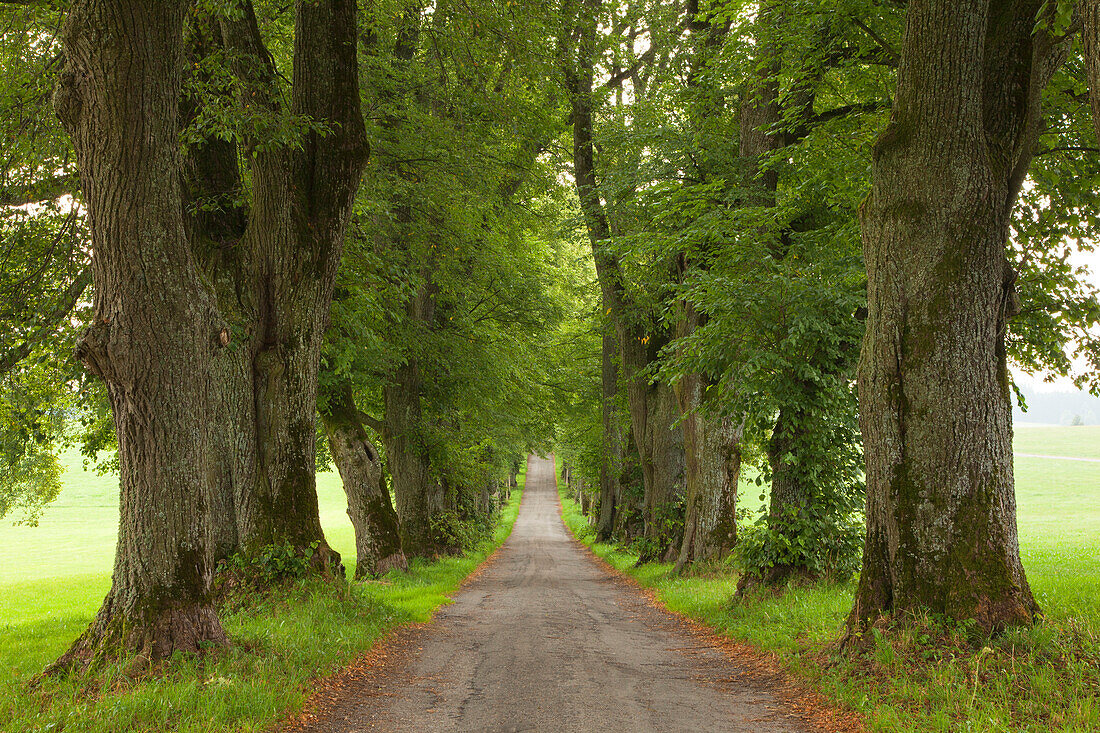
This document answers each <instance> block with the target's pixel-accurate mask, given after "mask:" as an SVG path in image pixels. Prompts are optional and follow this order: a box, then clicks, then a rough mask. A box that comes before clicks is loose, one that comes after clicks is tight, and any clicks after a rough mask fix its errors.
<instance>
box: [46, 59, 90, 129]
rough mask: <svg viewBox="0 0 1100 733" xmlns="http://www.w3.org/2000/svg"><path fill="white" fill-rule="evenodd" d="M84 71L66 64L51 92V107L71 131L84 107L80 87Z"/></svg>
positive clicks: (84, 77)
mask: <svg viewBox="0 0 1100 733" xmlns="http://www.w3.org/2000/svg"><path fill="white" fill-rule="evenodd" d="M86 78H87V74H86V73H82V72H80V71H78V70H77V69H75V68H73V67H72V66H66V67H65V69H64V70H63V71H62V72H61V77H60V79H59V80H58V83H57V86H56V88H55V89H54V93H53V108H54V111H56V112H57V116H58V118H59V119H60V120H61V121H62V122H63V123H64V124H65V126H66V127H67V128H68V129H69V130H70V131H72V130H73V129H75V127H76V125H77V122H78V121H79V120H80V113H81V111H82V110H83V109H84V99H83V96H82V95H81V87H82V86H83V81H84V79H86Z"/></svg>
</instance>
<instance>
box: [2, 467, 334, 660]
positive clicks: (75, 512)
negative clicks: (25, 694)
mask: <svg viewBox="0 0 1100 733" xmlns="http://www.w3.org/2000/svg"><path fill="white" fill-rule="evenodd" d="M65 462H66V465H67V466H68V469H67V471H66V474H65V486H64V489H63V491H62V492H61V496H59V497H58V499H57V501H56V502H54V503H53V504H51V505H50V506H49V507H48V508H47V509H46V511H45V512H44V513H43V515H42V519H41V521H40V522H39V526H37V527H23V526H12V518H10V517H9V518H5V519H3V520H0V676H4V675H6V674H8V672H9V671H10V672H12V673H14V674H15V675H17V676H23V675H28V674H34V673H36V672H39V671H41V669H42V667H43V666H44V665H45V664H46V663H47V662H48V661H50V660H51V659H53V658H54V657H56V656H58V655H60V654H61V653H62V652H63V651H65V648H66V644H68V643H70V642H71V641H72V640H73V639H75V638H76V637H77V636H78V635H79V634H80V632H81V631H83V630H84V627H86V626H87V625H88V622H89V621H90V620H91V618H92V616H93V615H94V614H95V612H96V610H97V609H98V608H99V605H100V603H101V602H102V601H103V597H104V596H105V595H106V594H107V590H108V589H109V588H110V585H111V567H112V565H113V562H114V552H115V538H116V536H117V534H118V477H117V476H115V475H106V476H99V475H96V474H95V473H94V472H91V471H85V470H84V468H83V465H82V461H81V457H80V456H79V454H77V453H76V452H75V451H74V452H72V453H70V454H67V455H66V456H65ZM317 494H318V499H319V501H320V508H321V523H322V525H323V526H324V529H325V536H326V537H327V539H328V541H329V544H330V545H332V546H333V547H334V548H335V549H336V550H337V551H338V552H339V553H340V554H341V555H342V556H343V558H344V564H345V566H346V567H348V568H354V567H355V535H354V534H353V532H352V528H351V522H350V521H349V520H348V516H347V513H346V511H347V500H346V498H345V497H344V493H343V488H342V487H341V484H340V477H339V475H338V474H336V473H335V472H329V473H323V474H320V475H319V476H318V477H317Z"/></svg>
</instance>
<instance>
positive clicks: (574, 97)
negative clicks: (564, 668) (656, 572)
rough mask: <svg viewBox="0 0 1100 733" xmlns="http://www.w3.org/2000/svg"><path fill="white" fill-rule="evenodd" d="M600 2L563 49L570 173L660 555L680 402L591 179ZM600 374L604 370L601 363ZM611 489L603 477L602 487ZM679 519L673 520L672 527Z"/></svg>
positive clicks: (580, 16) (676, 464) (677, 489)
mask: <svg viewBox="0 0 1100 733" xmlns="http://www.w3.org/2000/svg"><path fill="white" fill-rule="evenodd" d="M597 10H598V3H593V2H588V3H586V4H584V5H583V6H582V7H581V8H573V9H572V12H574V13H577V16H576V18H574V19H573V20H574V21H575V22H576V26H575V28H574V30H575V31H576V33H575V35H576V36H577V37H578V39H579V49H578V58H576V59H569V58H566V55H565V52H564V51H563V53H562V59H561V60H562V64H563V67H564V68H563V71H564V72H565V77H566V86H567V91H568V93H569V101H570V110H571V122H572V126H573V177H574V181H575V186H576V191H577V197H578V198H579V200H580V204H581V210H582V212H583V214H584V220H585V224H586V225H587V228H588V236H589V239H590V241H591V245H592V256H593V260H594V261H595V265H596V274H597V277H598V279H599V283H600V293H601V303H602V308H603V310H604V312H605V313H609V314H610V316H611V321H612V323H613V324H614V327H615V338H616V340H617V342H618V347H619V348H618V351H619V357H620V365H621V368H622V374H621V379H622V381H623V382H625V384H626V390H627V396H628V403H629V409H630V417H631V426H632V429H633V433H634V439H635V441H636V445H637V448H638V454H639V458H640V462H641V465H642V472H643V477H644V485H645V502H644V507H643V516H644V520H645V536H646V537H647V538H648V539H650V540H651V543H650V548H651V549H650V551H649V552H648V553H647V555H652V557H647V558H646V559H655V558H656V557H661V556H663V555H665V554H667V552H668V551H669V549H671V548H673V547H679V540H680V534H679V532H681V531H682V522H673V523H672V524H673V527H672V529H671V531H670V528H669V527H668V526H666V522H665V521H664V517H663V516H662V514H663V513H668V514H675V511H673V510H670V506H671V505H673V504H677V503H678V502H679V501H680V500H681V498H682V495H683V491H684V451H683V432H682V431H681V430H680V429H679V428H678V427H676V421H677V419H678V418H679V407H678V405H677V401H676V396H675V394H674V393H673V390H672V388H671V387H669V386H667V385H665V384H663V383H652V382H651V381H650V377H649V375H648V371H647V367H648V366H649V365H650V363H651V362H652V361H653V359H654V358H656V354H657V352H658V351H659V348H660V346H661V345H663V343H662V341H661V339H660V338H654V336H658V337H659V334H656V335H655V334H649V333H647V332H645V330H644V329H642V328H640V327H639V326H637V325H636V324H635V323H633V322H632V319H631V316H630V314H629V313H628V312H627V311H628V308H629V305H630V304H629V303H628V302H627V297H628V296H627V293H626V289H625V287H624V283H623V272H622V267H621V265H620V263H619V261H618V258H617V256H616V255H615V254H614V252H612V251H611V250H610V239H611V226H610V223H609V221H608V217H607V212H606V211H605V209H604V205H603V202H602V201H601V199H600V191H599V187H598V184H597V181H596V164H595V155H596V151H595V145H594V141H593V125H594V120H593V110H592V96H593V95H592V92H593V78H594V66H593V64H594V60H595V50H594V49H595V45H596V24H595V18H596V17H598V13H597V12H595V11H597ZM604 371H605V373H606V372H607V371H608V370H607V369H605V370H604ZM603 384H604V388H603V389H604V393H603V399H604V400H605V403H606V401H607V399H608V397H609V392H610V377H609V376H604V378H603ZM610 422H611V421H610V420H606V421H605V426H606V428H607V431H608V432H605V436H604V440H605V446H610V445H612V444H613V441H614V439H615V435H614V433H613V432H611V426H610ZM604 490H606V491H609V492H610V483H608V484H607V486H606V489H605V485H604V483H603V481H602V480H601V492H603V491H604ZM677 525H678V526H677Z"/></svg>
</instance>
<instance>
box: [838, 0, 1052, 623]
mask: <svg viewBox="0 0 1100 733" xmlns="http://www.w3.org/2000/svg"><path fill="white" fill-rule="evenodd" d="M1041 5H1042V2H1041V0H1027V1H1014V2H1007V3H1004V2H992V1H991V0H965V1H963V2H959V1H957V0H950V1H949V0H935V1H927V2H920V3H911V4H910V7H909V11H908V16H907V19H906V29H905V39H904V44H903V51H902V63H901V68H900V71H899V76H898V88H897V95H896V98H895V102H894V108H893V113H892V115H891V118H890V123H889V125H888V127H887V129H886V131H885V133H884V134H883V135H882V136H881V137H880V138H879V140H878V142H877V143H876V145H875V148H874V163H873V186H872V190H871V193H870V195H869V196H868V198H867V200H866V201H865V203H864V204H863V207H862V210H861V226H862V229H863V241H864V255H865V259H866V265H867V276H868V285H867V287H868V310H869V315H868V320H867V330H866V335H865V339H864V343H863V353H862V357H861V362H860V370H859V399H860V424H861V428H862V432H863V440H864V447H865V455H866V459H865V460H866V474H867V536H866V542H865V547H864V556H863V557H864V559H863V572H862V575H861V577H860V582H859V587H858V590H857V592H856V599H855V606H854V608H853V609H852V612H851V615H850V617H849V628H850V629H851V630H852V631H853V632H859V631H861V630H862V629H863V628H865V626H866V625H867V624H869V623H873V622H874V621H875V620H876V619H877V618H878V617H879V616H880V615H882V614H886V613H893V614H901V613H904V612H908V611H916V610H918V609H929V610H931V611H933V612H935V613H941V614H944V615H946V616H949V617H952V618H956V619H966V620H969V619H973V620H974V621H975V622H977V624H978V626H979V627H980V628H982V629H986V630H994V631H995V630H998V629H1003V628H1005V627H1008V626H1012V625H1017V624H1028V623H1031V621H1032V619H1033V618H1034V617H1035V614H1036V613H1037V612H1038V610H1039V609H1038V606H1037V604H1036V602H1035V600H1034V598H1033V597H1032V594H1031V589H1030V588H1029V587H1028V583H1027V579H1026V578H1025V576H1024V569H1023V567H1022V565H1021V564H1020V555H1019V546H1018V542H1017V534H1016V502H1015V492H1014V485H1013V470H1012V469H1013V466H1012V412H1011V404H1010V392H1011V390H1010V387H1009V375H1008V370H1007V364H1006V356H1005V332H1006V330H1007V328H1008V319H1009V318H1010V317H1011V316H1012V315H1014V314H1015V312H1016V311H1017V309H1018V306H1017V298H1016V295H1015V289H1014V281H1015V273H1014V272H1013V270H1012V268H1011V267H1010V266H1009V263H1008V262H1007V260H1006V257H1005V245H1006V242H1007V239H1008V227H1009V220H1010V215H1011V211H1012V208H1013V205H1014V203H1015V201H1016V198H1017V195H1018V192H1019V189H1020V186H1021V185H1022V183H1023V180H1024V177H1025V175H1026V172H1027V168H1028V164H1029V162H1030V156H1031V152H1032V150H1033V148H1034V137H1035V134H1036V132H1037V130H1038V122H1039V111H1040V100H1041V94H1042V90H1043V88H1044V87H1045V86H1046V84H1047V82H1048V81H1049V79H1050V76H1051V75H1052V74H1053V72H1054V70H1055V69H1056V68H1057V66H1058V65H1059V64H1060V63H1061V61H1062V59H1063V58H1064V54H1065V49H1064V44H1063V46H1061V47H1060V46H1055V45H1053V44H1052V41H1051V38H1050V36H1049V35H1048V34H1047V32H1046V31H1045V30H1043V29H1039V30H1036V21H1037V12H1038V11H1039V8H1040V6H1041Z"/></svg>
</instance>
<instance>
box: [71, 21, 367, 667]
mask: <svg viewBox="0 0 1100 733" xmlns="http://www.w3.org/2000/svg"><path fill="white" fill-rule="evenodd" d="M188 7H189V5H188V3H181V2H164V3H153V4H149V3H145V2H135V1H134V0H82V1H80V2H76V3H74V4H73V6H72V10H71V12H70V14H69V17H68V18H67V20H66V24H65V31H64V34H63V35H64V40H63V47H64V55H65V64H66V65H65V71H64V73H63V75H62V82H61V85H60V88H59V91H58V94H57V98H56V103H57V107H58V112H59V115H60V116H61V118H62V120H63V122H64V124H65V126H66V128H67V130H68V131H69V133H70V135H71V136H72V139H73V144H74V149H75V150H76V154H77V158H78V161H79V164H80V168H81V176H82V184H83V190H84V192H85V196H86V197H87V201H88V212H89V219H90V222H91V225H92V236H93V252H94V256H93V264H92V267H93V273H94V276H95V283H96V289H95V290H96V303H95V307H96V318H95V323H94V325H93V327H92V328H91V329H90V330H89V332H88V333H87V334H86V336H85V338H84V341H83V343H82V345H81V347H80V353H81V356H82V358H83V359H84V360H85V362H86V364H87V365H88V367H89V369H90V370H91V371H92V372H93V373H95V374H97V375H99V376H101V377H102V378H103V379H104V381H105V382H106V384H107V387H108V392H109V394H110V397H111V403H112V411H113V413H114V419H115V427H116V432H117V434H118V438H119V446H120V450H119V461H120V473H121V497H120V501H121V523H120V531H119V542H118V549H117V556H116V567H115V574H114V582H113V585H112V590H111V592H110V594H109V595H108V597H107V599H106V601H105V603H104V606H103V608H102V610H101V612H100V614H99V616H98V617H97V620H96V621H95V622H94V623H93V625H92V627H91V628H90V629H89V630H88V632H87V633H86V634H85V635H84V636H83V637H82V639H81V640H80V641H79V642H78V643H77V644H76V645H75V646H74V647H73V649H72V650H71V651H70V652H69V653H68V654H67V655H66V656H65V657H64V658H63V659H62V660H61V665H62V666H64V665H65V664H68V663H69V662H70V661H77V660H78V659H80V658H85V657H87V656H88V655H89V654H90V653H92V652H93V651H94V650H95V649H96V648H97V647H99V645H100V644H108V645H111V646H112V647H116V648H117V647H121V648H127V649H131V650H140V651H141V652H142V653H143V654H145V655H146V656H147V657H149V658H152V659H156V658H161V657H164V656H167V655H170V654H171V653H172V652H174V651H176V650H184V651H199V650H200V649H201V648H203V647H204V646H206V645H208V644H221V643H225V635H224V633H223V631H222V630H221V627H220V625H219V624H218V622H217V618H216V616H215V615H214V612H213V609H212V607H211V605H210V598H209V592H210V581H211V570H212V567H213V564H214V562H215V560H216V559H218V558H220V557H223V556H225V555H227V554H229V553H230V552H231V551H233V550H234V549H236V548H241V549H244V550H246V551H255V550H257V549H259V548H260V547H262V546H263V545H266V544H273V543H283V542H289V543H291V544H292V545H293V546H295V547H298V548H301V549H303V550H304V549H305V548H306V547H308V546H310V545H314V546H316V547H319V549H320V552H317V553H315V554H314V557H316V558H318V565H323V566H326V567H327V565H328V564H329V563H331V562H335V561H338V556H336V555H335V554H334V553H331V552H330V551H328V549H327V546H326V545H325V543H324V536H323V534H322V532H321V527H320V521H319V517H318V510H317V497H316V491H315V484H314V464H315V435H316V424H315V420H316V417H315V415H316V406H317V371H318V362H319V355H320V345H321V339H322V336H323V333H324V330H325V327H326V325H327V319H328V307H329V302H330V300H331V294H332V287H333V282H334V278H335V272H336V267H337V265H338V263H339V259H340V252H341V247H342V243H343V234H344V227H345V225H346V222H347V218H348V214H349V212H350V205H351V201H352V199H353V197H354V195H355V192H356V190H357V188H358V182H359V176H360V173H361V171H362V167H363V164H364V161H365V152H366V142H365V128H364V125H363V120H362V116H361V113H360V110H359V94H358V64H357V59H356V30H355V27H356V22H355V21H356V18H355V15H356V9H355V4H354V2H352V0H327V1H326V2H318V3H310V4H303V5H300V6H299V7H298V8H297V9H296V19H295V49H294V59H295V60H294V73H293V79H292V93H291V109H290V111H291V112H292V113H293V114H295V115H301V116H308V117H309V118H311V119H313V120H315V121H317V122H322V123H328V124H329V125H330V126H331V127H332V128H333V129H334V130H335V132H334V133H332V134H331V135H330V136H328V137H326V138H322V137H321V136H320V135H318V134H316V133H304V139H303V140H301V144H300V145H299V146H295V147H293V148H282V149H271V148H270V147H268V148H264V149H263V150H262V151H251V152H253V155H252V156H251V157H250V162H251V165H252V174H253V176H252V190H253V200H252V206H251V209H250V210H249V212H248V218H247V224H245V225H244V227H243V232H241V231H240V230H239V228H237V227H236V225H235V224H234V223H233V222H230V221H227V220H226V219H225V218H219V217H203V216H199V217H192V216H191V215H190V214H189V213H188V212H187V211H186V206H185V203H186V202H189V201H191V200H192V197H193V195H194V194H195V191H193V190H184V187H183V186H181V182H182V181H191V182H197V184H198V185H199V186H200V187H207V188H214V189H224V188H225V187H226V186H229V187H233V186H234V185H235V184H234V183H233V181H234V180H236V181H238V182H239V172H236V171H235V161H234V164H233V166H232V169H231V167H230V166H222V167H221V168H220V169H219V168H217V166H215V167H213V168H207V167H204V166H203V165H202V160H203V158H204V156H202V155H199V156H196V155H192V156H191V157H190V158H189V160H188V162H187V163H185V161H184V160H183V156H182V155H181V154H180V151H179V135H180V131H179V124H180V120H181V118H182V119H184V120H186V119H187V114H186V101H185V100H183V98H182V96H181V92H182V78H183V73H184V69H185V68H186V67H189V66H190V65H189V64H185V63H184V62H185V58H186V52H192V53H194V51H195V49H194V48H189V49H185V44H184V37H185V23H186V22H187V18H188V12H187V10H188ZM244 9H245V12H244V14H243V15H242V16H241V17H239V18H237V19H235V20H228V19H223V20H222V21H221V22H220V23H219V24H211V25H210V26H209V27H208V28H207V29H206V30H207V31H208V32H209V33H210V34H211V39H210V40H211V41H212V42H213V41H214V40H216V41H217V42H218V43H222V44H224V45H226V46H228V47H230V48H232V49H234V50H236V51H239V52H241V53H244V54H249V55H251V56H253V57H254V58H255V59H259V60H263V59H267V60H268V62H269V65H268V66H267V67H266V69H265V68H264V66H263V65H262V64H259V65H258V68H259V69H260V70H259V71H258V72H257V70H256V69H257V67H254V66H251V65H250V66H248V68H247V70H243V68H242V70H239V73H240V75H241V78H242V82H243V83H244V86H245V88H246V89H247V90H248V91H246V92H245V93H246V94H252V93H254V94H256V95H258V96H256V97H254V100H255V102H256V103H260V104H263V103H265V100H267V101H268V102H271V103H272V104H274V102H272V100H273V99H275V98H276V97H277V95H276V94H275V93H274V91H275V90H274V87H272V86H270V85H269V82H271V80H272V79H273V78H274V70H273V69H272V68H271V67H270V55H269V54H267V51H266V48H265V47H264V46H263V41H262V39H261V38H260V36H259V31H258V28H257V27H256V22H255V16H254V14H253V13H252V10H251V6H250V5H245V6H244ZM215 33H216V34H217V38H216V39H215V38H214V34H215ZM181 112H183V114H182V115H181ZM211 150H214V149H213V148H211ZM219 152H224V151H219ZM230 152H231V153H232V152H234V151H230ZM214 157H215V158H217V157H219V156H214ZM227 157H230V156H229V155H225V156H221V158H222V159H223V161H224V158H227ZM234 157H235V156H234ZM222 174H228V179H227V180H217V176H219V175H222ZM221 213H222V214H224V215H225V217H226V218H228V219H233V218H235V217H236V216H238V212H234V211H232V210H229V211H225V212H221ZM214 234H216V235H217V236H216V237H215V236H213V235H214ZM238 235H239V236H238ZM215 240H216V241H215ZM230 250H232V251H233V255H232V256H231V257H230V255H229V254H228V253H229V251H230ZM212 252H216V253H217V254H216V255H212V254H211V253H212ZM228 293H232V296H231V297H230V296H227V294H228ZM123 629H124V630H125V631H124V632H123ZM120 635H121V637H122V638H119V636H120Z"/></svg>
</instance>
